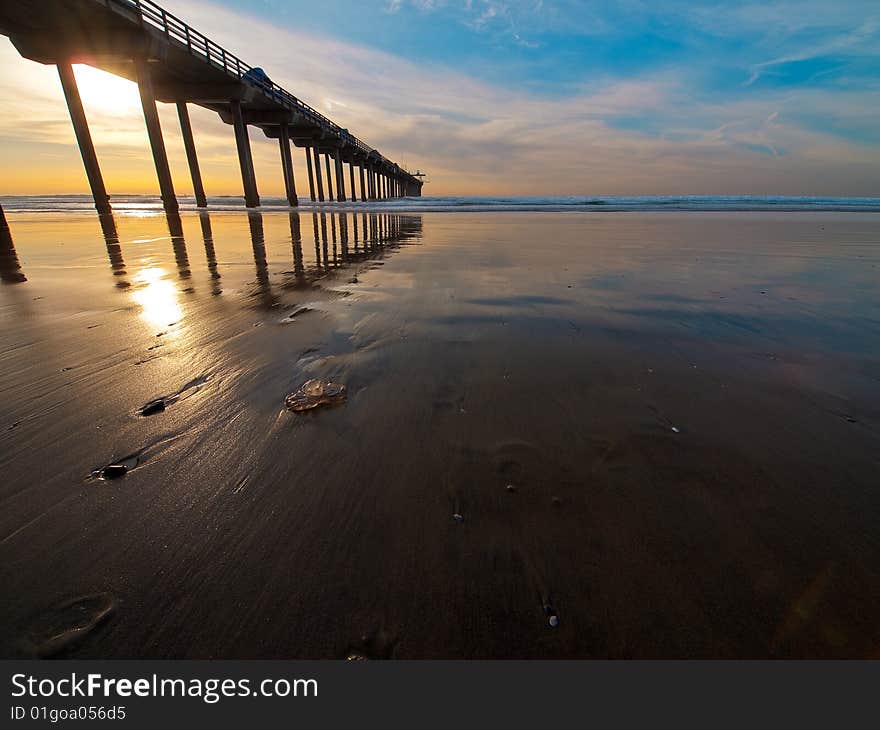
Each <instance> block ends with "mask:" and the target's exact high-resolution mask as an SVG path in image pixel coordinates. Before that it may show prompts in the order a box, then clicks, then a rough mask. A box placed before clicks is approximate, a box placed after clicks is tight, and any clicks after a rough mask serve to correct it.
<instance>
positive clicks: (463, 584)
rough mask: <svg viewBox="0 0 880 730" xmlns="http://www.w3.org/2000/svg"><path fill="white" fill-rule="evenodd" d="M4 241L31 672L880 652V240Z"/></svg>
mask: <svg viewBox="0 0 880 730" xmlns="http://www.w3.org/2000/svg"><path fill="white" fill-rule="evenodd" d="M8 219H9V225H10V228H11V230H12V235H13V238H14V243H15V250H14V251H11V250H9V249H8V248H7V249H5V250H4V251H3V252H2V256H0V259H2V260H0V264H2V267H0V268H2V273H3V277H2V279H3V281H2V284H0V321H2V330H0V362H2V367H0V473H2V474H3V479H2V481H0V505H2V509H0V585H2V586H3V590H2V595H0V654H2V655H3V656H5V657H11V656H55V657H129V658H131V657H192V658H210V657H214V658H219V657H224V658H232V657H251V658H257V657H259V658H315V657H317V658H345V657H349V656H364V657H367V658H436V657H442V658H458V657H467V658H516V657H526V658H593V657H864V656H875V657H876V656H878V655H880V529H878V528H880V295H878V290H877V282H878V279H880V245H878V244H880V220H878V219H877V217H876V216H872V215H871V214H835V213H822V214H812V213H796V214H775V213H774V214H771V213H729V214H727V213H723V214H721V213H720V214H709V213H707V214H702V213H686V214H678V213H625V214H624V213H611V214H602V213H590V214H584V213H512V214H511V213H491V214H466V213H462V214H442V213H435V214H430V213H429V214H425V215H420V216H417V215H391V214H381V215H374V214H368V215H364V214H352V213H348V214H346V215H345V216H344V218H343V217H341V216H339V215H330V214H326V215H320V214H319V215H316V216H313V215H312V214H311V213H304V214H302V215H299V216H297V215H295V214H294V215H292V216H288V215H286V214H282V213H268V214H263V215H259V214H256V215H250V216H248V215H247V214H244V213H241V214H235V213H222V214H214V215H211V216H210V217H209V216H207V215H202V216H199V215H197V214H191V213H190V214H186V215H184V216H183V219H182V221H181V222H180V225H179V227H178V222H177V221H173V220H172V221H170V222H169V221H167V220H166V219H165V218H164V216H145V217H135V216H117V218H116V220H115V225H114V226H105V229H106V230H105V231H103V232H102V229H101V226H100V225H99V223H98V220H97V219H96V218H95V217H94V216H92V215H80V214H17V215H15V214H9V215H8ZM355 223H357V230H355ZM114 228H115V231H114ZM365 231H366V235H365ZM310 378H328V379H331V380H333V381H335V382H339V383H343V384H345V385H346V387H347V392H346V400H345V402H344V403H342V404H338V405H335V406H333V407H325V408H318V409H315V410H314V411H311V412H305V413H292V412H289V411H287V410H286V409H285V408H284V401H285V397H286V396H287V395H288V394H290V393H293V392H294V391H296V389H297V388H298V387H299V386H300V385H302V384H303V382H304V381H306V380H308V379H310ZM157 402H161V408H160V407H158V406H157V405H156V403H157ZM148 404H153V405H152V406H151V407H148V408H146V409H144V406H145V405H148ZM144 413H147V414H148V415H143V414H144ZM111 464H115V465H117V466H118V465H120V464H122V465H123V466H125V469H123V470H120V473H121V471H124V472H125V473H124V474H122V475H119V474H118V473H109V472H104V471H102V470H103V469H104V467H106V466H107V465H111ZM105 476H107V477H115V478H103V477H105ZM456 516H457V517H456ZM550 616H557V617H558V625H557V626H555V627H552V626H550V621H549V617H550Z"/></svg>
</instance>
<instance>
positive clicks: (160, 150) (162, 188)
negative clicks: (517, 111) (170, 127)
mask: <svg viewBox="0 0 880 730" xmlns="http://www.w3.org/2000/svg"><path fill="white" fill-rule="evenodd" d="M137 83H138V91H139V92H140V95H141V106H142V107H143V109H144V121H145V122H146V123H147V136H148V137H149V138H150V149H151V150H152V151H153V163H154V164H155V165H156V175H157V176H158V178H159V192H160V193H161V195H162V205H163V207H164V208H165V210H167V211H169V212H172V213H174V212H176V211H177V196H176V195H175V194H174V185H173V183H172V182H171V168H170V167H169V166H168V153H167V152H166V151H165V140H164V139H162V126H161V125H160V124H159V112H158V110H157V109H156V95H155V94H154V93H153V80H152V78H151V77H150V67H149V65H148V64H147V62H146V61H138V62H137Z"/></svg>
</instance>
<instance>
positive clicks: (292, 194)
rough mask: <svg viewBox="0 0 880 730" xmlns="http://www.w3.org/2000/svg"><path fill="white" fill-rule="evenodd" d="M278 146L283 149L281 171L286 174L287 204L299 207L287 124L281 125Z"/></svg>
mask: <svg viewBox="0 0 880 730" xmlns="http://www.w3.org/2000/svg"><path fill="white" fill-rule="evenodd" d="M278 144H279V146H280V147H281V169H282V171H283V173H284V191H285V192H286V193H287V202H288V203H290V204H291V205H292V206H297V205H299V199H298V198H297V195H296V180H295V179H294V177H293V160H292V159H291V157H290V129H289V128H288V126H287V124H285V123H283V124H281V129H280V134H279V135H278Z"/></svg>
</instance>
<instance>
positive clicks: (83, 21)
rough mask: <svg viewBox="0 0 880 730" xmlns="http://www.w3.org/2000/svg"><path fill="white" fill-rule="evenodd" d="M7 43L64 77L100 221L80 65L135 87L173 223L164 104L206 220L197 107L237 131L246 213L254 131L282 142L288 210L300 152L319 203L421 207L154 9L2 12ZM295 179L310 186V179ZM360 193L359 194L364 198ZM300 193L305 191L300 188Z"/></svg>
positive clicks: (404, 189)
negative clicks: (391, 201) (402, 201)
mask: <svg viewBox="0 0 880 730" xmlns="http://www.w3.org/2000/svg"><path fill="white" fill-rule="evenodd" d="M0 34H3V35H7V36H9V38H10V40H11V41H12V44H13V45H14V46H15V48H16V49H17V50H18V52H19V53H20V54H21V55H22V56H23V57H25V58H28V59H30V60H33V61H37V62H39V63H43V64H52V65H55V66H57V68H58V75H59V77H60V80H61V87H62V90H63V92H64V97H65V100H66V102H67V107H68V111H69V112H70V119H71V122H72V124H73V129H74V133H75V136H76V140H77V144H78V145H79V150H80V153H81V155H82V159H83V165H84V167H85V172H86V177H87V178H88V182H89V186H90V188H91V192H92V196H93V198H94V201H95V208H96V209H97V210H98V212H99V213H100V214H108V213H110V211H111V205H110V196H109V194H108V192H107V189H106V186H105V184H104V178H103V175H102V173H101V166H100V164H99V161H98V156H97V154H96V152H95V147H94V145H93V143H92V138H91V133H90V131H89V125H88V120H87V118H86V114H85V110H84V109H83V104H82V100H81V99H80V95H79V90H78V88H77V84H76V78H75V76H74V73H73V67H72V64H75V63H79V64H87V65H89V66H93V67H95V68H98V69H101V70H103V71H107V72H109V73H113V74H116V75H118V76H121V77H124V78H126V79H129V80H130V81H134V82H135V83H137V85H138V89H139V92H140V99H141V104H142V106H143V112H144V120H145V122H146V127H147V135H148V138H149V143H150V150H151V152H152V156H153V161H154V163H155V166H156V176H157V178H158V183H159V191H160V194H161V196H162V203H163V205H164V207H165V210H166V211H169V212H172V213H173V212H175V211H177V209H178V202H177V196H176V194H175V191H174V185H173V182H172V176H171V169H170V166H169V163H168V155H167V153H166V150H165V142H164V138H163V136H162V127H161V124H160V122H159V115H158V112H157V107H156V104H157V102H163V103H169V104H175V105H176V107H177V112H178V118H179V120H180V129H181V134H182V136H183V144H184V149H185V151H186V158H187V164H188V167H189V171H190V175H191V177H192V185H193V193H194V196H195V199H196V205H197V206H198V207H200V208H204V207H206V206H207V204H208V203H207V197H206V192H205V186H204V182H203V179H202V175H201V171H200V169H199V161H198V155H197V153H196V145H195V139H194V135H193V130H192V125H191V124H190V119H189V109H188V105H189V104H195V105H197V106H201V107H204V108H206V109H210V110H211V111H214V112H216V113H217V114H218V115H219V116H220V118H221V119H222V120H223V121H224V122H225V123H226V124H229V125H230V126H231V127H232V131H233V134H232V135H231V136H232V137H233V138H234V140H235V145H236V149H237V152H238V161H239V166H240V168H241V180H242V189H243V193H244V200H245V205H246V206H247V207H249V208H256V207H259V205H260V194H259V191H258V188H257V180H256V175H255V174H254V164H253V157H252V154H251V143H250V138H249V128H256V129H259V130H261V131H262V132H263V134H264V135H265V136H266V137H268V138H270V139H277V140H278V145H279V150H280V158H281V159H280V162H281V172H282V177H283V180H284V188H285V194H286V198H287V201H288V203H289V204H290V205H291V206H296V205H297V204H298V191H297V176H296V174H295V171H294V156H293V155H292V150H291V146H293V147H294V148H298V149H300V150H302V157H299V160H300V161H302V160H303V158H304V160H305V171H306V178H307V183H308V191H309V197H310V198H311V200H312V201H318V202H331V201H336V202H340V203H341V202H346V201H348V200H351V201H356V200H360V201H363V202H366V201H372V200H384V199H388V198H397V197H411V196H420V195H421V190H422V184H423V181H422V175H421V173H418V172H416V173H411V172H408V171H407V170H405V169H403V168H402V167H400V165H398V164H397V163H395V162H392V161H391V160H389V159H388V158H386V157H385V156H383V155H382V154H381V153H380V152H379V151H378V150H376V149H373V148H372V147H370V146H369V145H367V144H366V143H364V142H362V141H361V140H359V139H358V138H357V137H355V136H354V135H353V134H351V133H350V132H349V131H348V130H347V129H344V128H342V127H340V126H339V125H338V124H336V123H335V122H333V121H331V120H330V119H328V118H327V117H326V116H324V115H323V114H321V113H320V112H318V111H317V110H316V109H314V108H312V107H311V106H309V105H308V104H306V103H305V102H304V101H302V100H301V99H298V98H297V97H296V96H294V95H293V94H291V93H290V92H289V91H287V90H285V89H283V88H281V87H280V86H279V85H278V84H276V83H274V82H273V81H271V80H270V78H269V77H268V76H267V75H266V74H265V73H264V72H263V71H262V70H261V69H260V68H258V67H252V66H249V65H248V64H246V63H245V62H244V61H242V60H241V59H239V58H238V57H236V56H235V55H234V54H232V53H230V52H229V51H227V50H226V49H224V48H222V47H220V46H219V45H217V44H216V43H214V42H213V41H211V40H209V39H208V38H206V37H205V36H204V35H202V34H201V33H199V32H198V31H197V30H195V29H194V28H192V27H191V26H189V25H187V24H186V23H184V22H183V21H182V20H180V19H179V18H177V17H175V16H174V15H172V14H171V13H169V12H167V11H166V10H164V9H163V8H161V7H160V6H159V5H157V4H156V3H154V2H151V0H21V1H20V2H15V3H11V2H10V3H3V4H2V5H0ZM346 165H348V168H349V169H348V185H347V186H346V174H345V166H346ZM322 167H323V173H322ZM355 168H357V173H356V172H355ZM299 172H300V178H302V172H303V171H302V169H300V171H299ZM356 181H357V182H359V183H360V185H359V189H358V187H357V186H356V184H355V182H356ZM299 184H300V186H302V185H303V181H302V180H301V179H300V182H299ZM325 190H326V195H325Z"/></svg>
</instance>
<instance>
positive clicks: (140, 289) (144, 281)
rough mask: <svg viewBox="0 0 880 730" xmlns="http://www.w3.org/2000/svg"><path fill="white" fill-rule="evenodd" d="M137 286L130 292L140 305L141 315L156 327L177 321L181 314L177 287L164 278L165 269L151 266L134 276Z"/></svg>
mask: <svg viewBox="0 0 880 730" xmlns="http://www.w3.org/2000/svg"><path fill="white" fill-rule="evenodd" d="M134 281H135V284H136V285H137V288H136V289H135V291H134V292H133V293H132V296H133V298H134V300H135V301H136V302H137V303H138V304H140V306H141V317H142V318H143V319H144V320H145V321H146V322H149V323H150V324H151V325H154V326H156V327H166V326H168V325H170V324H173V323H174V322H177V321H178V320H179V319H180V317H181V316H182V314H183V310H182V309H181V307H180V303H179V302H178V293H177V288H176V287H175V286H174V284H172V283H171V282H170V281H169V280H168V279H167V278H166V272H165V269H163V268H161V267H158V266H151V267H149V268H146V269H141V270H140V271H139V272H138V273H137V274H136V275H135V277H134Z"/></svg>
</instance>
